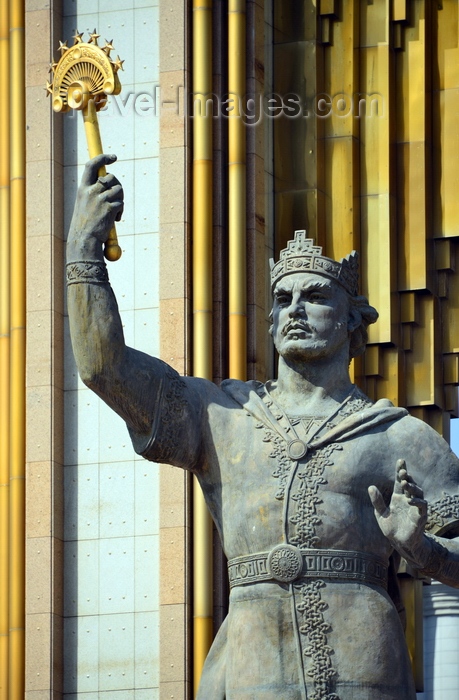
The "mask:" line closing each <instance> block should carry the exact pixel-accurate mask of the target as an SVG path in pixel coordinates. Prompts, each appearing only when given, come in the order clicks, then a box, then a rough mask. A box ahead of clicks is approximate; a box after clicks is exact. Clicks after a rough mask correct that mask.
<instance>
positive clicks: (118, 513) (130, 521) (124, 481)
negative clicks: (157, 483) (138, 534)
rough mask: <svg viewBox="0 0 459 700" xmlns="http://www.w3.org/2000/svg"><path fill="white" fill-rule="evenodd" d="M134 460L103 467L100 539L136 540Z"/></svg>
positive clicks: (105, 464) (103, 464)
mask: <svg viewBox="0 0 459 700" xmlns="http://www.w3.org/2000/svg"><path fill="white" fill-rule="evenodd" d="M134 495H135V472H134V461H133V460H132V461H129V462H114V463H102V464H101V465H100V501H99V518H100V536H101V537H102V538H109V537H132V536H133V535H134V534H135V521H134V512H135V504H134Z"/></svg>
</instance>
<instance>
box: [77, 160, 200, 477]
mask: <svg viewBox="0 0 459 700" xmlns="http://www.w3.org/2000/svg"><path fill="white" fill-rule="evenodd" d="M115 160H116V156H111V155H101V156H97V157H96V158H93V159H92V160H90V161H89V162H88V163H87V165H86V167H85V171H84V174H83V177H82V180H81V184H80V187H79V189H78V194H77V199H76V203H75V210H74V214H73V218H72V222H71V225H70V230H69V234H68V242H67V284H68V312H69V319H70V332H71V338H72V346H73V351H74V355H75V359H76V363H77V367H78V371H79V374H80V376H81V379H82V380H83V382H84V383H85V384H86V385H87V386H88V387H90V388H91V389H92V390H93V391H95V392H96V394H98V395H99V396H100V397H101V398H102V399H103V400H104V401H105V402H106V403H107V404H108V405H109V406H110V407H111V408H113V409H114V410H115V411H116V412H117V413H118V414H119V415H120V416H121V417H122V418H123V419H124V420H125V421H126V423H127V425H128V428H129V430H130V432H131V436H132V438H133V440H134V444H135V446H136V449H137V450H138V451H139V452H140V453H143V452H144V449H146V448H147V445H148V441H149V440H150V439H151V436H152V424H153V422H154V420H155V417H156V416H157V414H158V411H159V406H160V404H161V405H162V406H163V409H164V402H165V400H166V399H167V396H168V394H169V395H170V388H169V387H170V385H171V383H172V386H173V387H174V392H173V393H174V394H175V397H174V398H175V399H176V398H177V395H178V394H179V393H180V392H181V393H182V394H183V395H184V400H183V401H182V405H183V407H184V409H183V413H184V415H183V420H184V421H185V422H188V424H189V425H190V434H189V436H188V441H189V443H188V444H189V448H190V449H189V450H188V453H187V463H186V464H185V463H181V462H182V459H181V458H180V456H178V455H177V454H175V455H172V454H171V456H170V458H168V450H167V449H166V448H164V450H163V451H162V452H161V451H160V452H161V454H160V456H162V457H163V460H164V461H170V462H171V463H176V464H177V465H178V466H183V467H188V468H192V467H193V466H194V465H195V464H196V461H197V459H198V453H199V444H198V443H199V434H196V433H199V431H196V430H194V431H193V420H192V419H190V415H189V414H190V413H191V414H194V415H195V416H196V415H198V414H199V397H198V395H197V394H196V392H195V391H193V390H191V391H190V385H191V384H193V380H188V381H187V382H185V381H184V380H182V379H181V378H179V376H178V375H177V373H176V372H175V371H174V370H172V368H170V367H168V365H166V364H165V363H163V362H161V361H160V360H158V359H156V358H153V357H150V356H149V355H146V354H145V353H142V352H139V351H138V350H134V349H133V348H130V347H128V346H127V345H126V343H125V340H124V334H123V328H122V323H121V318H120V315H119V311H118V305H117V302H116V298H115V295H114V293H113V290H112V288H111V286H110V284H109V283H108V274H107V268H106V265H105V262H104V257H103V250H102V246H103V244H104V243H105V241H106V240H107V237H108V233H109V231H110V229H111V227H112V226H113V223H114V222H115V221H118V220H119V219H120V218H121V214H122V211H123V188H122V186H121V184H120V183H119V181H118V180H117V178H116V177H115V176H114V175H113V174H107V175H105V176H103V177H99V176H98V171H99V168H100V166H101V165H110V164H112V163H113V162H114V161H115ZM194 381H196V380H194ZM201 381H202V380H201ZM179 382H180V384H179ZM194 404H196V405H194ZM164 442H166V443H167V442H168V440H167V439H165V440H164ZM166 458H167V459H166Z"/></svg>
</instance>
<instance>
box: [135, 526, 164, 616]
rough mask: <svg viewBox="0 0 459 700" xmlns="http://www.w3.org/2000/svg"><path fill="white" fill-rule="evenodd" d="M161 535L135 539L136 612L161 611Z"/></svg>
mask: <svg viewBox="0 0 459 700" xmlns="http://www.w3.org/2000/svg"><path fill="white" fill-rule="evenodd" d="M158 571H159V535H146V536H145V537H136V538H135V592H134V595H135V610H136V611H138V612H140V611H145V612H147V611H152V610H159V592H158V584H157V572H158Z"/></svg>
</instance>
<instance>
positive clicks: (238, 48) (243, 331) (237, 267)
mask: <svg viewBox="0 0 459 700" xmlns="http://www.w3.org/2000/svg"><path fill="white" fill-rule="evenodd" d="M245 42H246V3H245V0H230V1H229V4H228V92H229V94H230V97H231V98H232V99H233V103H232V105H233V111H232V112H231V116H230V117H229V119H228V150H229V164H228V168H229V192H228V211H229V375H230V377H232V378H234V379H242V380H245V379H246V378H247V272H246V268H247V262H246V249H247V243H246V226H247V220H246V219H247V213H246V146H245V144H246V138H245V130H246V126H245V124H244V121H243V119H242V113H241V110H240V104H241V101H242V100H243V99H244V95H245V93H246V64H245V56H246V44H245Z"/></svg>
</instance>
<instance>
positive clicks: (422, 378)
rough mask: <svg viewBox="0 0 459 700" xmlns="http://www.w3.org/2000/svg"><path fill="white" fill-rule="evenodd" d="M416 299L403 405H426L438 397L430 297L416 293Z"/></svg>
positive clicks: (435, 342)
mask: <svg viewBox="0 0 459 700" xmlns="http://www.w3.org/2000/svg"><path fill="white" fill-rule="evenodd" d="M417 303H418V313H419V326H415V327H414V328H413V349H412V351H411V352H410V353H407V355H406V393H407V406H429V405H434V404H436V403H437V401H439V397H438V391H437V388H438V382H436V379H437V380H438V379H439V377H438V374H437V363H436V357H435V348H436V345H437V342H438V341H437V339H436V337H435V333H434V298H433V297H432V296H430V295H429V296H427V295H419V296H418V300H417Z"/></svg>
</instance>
